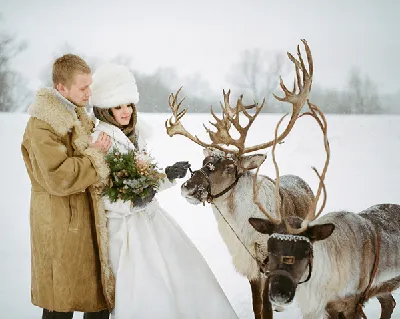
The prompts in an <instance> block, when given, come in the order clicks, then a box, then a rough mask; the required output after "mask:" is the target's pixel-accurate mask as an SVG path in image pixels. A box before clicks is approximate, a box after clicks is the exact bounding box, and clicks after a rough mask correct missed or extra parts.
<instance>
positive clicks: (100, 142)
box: [89, 132, 112, 154]
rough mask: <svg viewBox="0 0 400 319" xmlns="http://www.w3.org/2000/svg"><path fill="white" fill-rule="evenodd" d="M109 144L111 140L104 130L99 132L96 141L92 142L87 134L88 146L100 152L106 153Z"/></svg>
mask: <svg viewBox="0 0 400 319" xmlns="http://www.w3.org/2000/svg"><path fill="white" fill-rule="evenodd" d="M111 145H112V142H111V139H110V137H109V136H108V135H107V134H106V133H104V132H101V133H100V135H99V137H98V138H97V141H96V142H94V143H93V139H92V137H91V136H89V147H91V148H94V149H96V150H98V151H100V152H103V153H106V154H107V153H108V150H109V149H110V147H111Z"/></svg>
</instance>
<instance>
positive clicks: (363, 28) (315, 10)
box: [0, 0, 400, 92]
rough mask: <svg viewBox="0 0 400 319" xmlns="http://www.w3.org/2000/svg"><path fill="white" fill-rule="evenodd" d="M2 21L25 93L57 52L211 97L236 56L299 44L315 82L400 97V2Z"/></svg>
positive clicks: (25, 14)
mask: <svg viewBox="0 0 400 319" xmlns="http://www.w3.org/2000/svg"><path fill="white" fill-rule="evenodd" d="M0 12H2V15H3V23H2V26H5V27H6V29H7V31H10V32H12V33H13V34H15V35H16V36H17V38H18V39H20V40H26V41H27V42H28V48H27V50H26V51H24V53H22V54H21V55H20V56H19V57H18V58H17V59H16V60H15V62H14V66H15V68H17V69H18V70H19V71H21V72H23V73H24V75H25V76H26V77H27V78H29V80H30V81H31V82H30V83H31V86H32V87H33V88H35V87H36V86H39V85H40V82H39V81H38V79H37V78H38V74H39V72H40V71H41V69H43V67H44V66H46V65H48V64H49V61H51V60H52V59H53V54H54V52H55V51H57V48H59V47H61V46H62V45H63V44H64V43H69V44H70V45H71V46H72V47H75V48H77V49H78V50H79V51H80V52H83V53H85V54H86V55H88V56H96V57H98V58H100V59H102V60H108V59H111V58H113V57H115V56H117V55H126V56H129V57H131V58H132V64H131V67H132V68H134V69H138V70H141V71H144V72H151V71H154V70H155V69H156V68H157V67H160V66H161V67H174V68H176V69H177V71H178V74H180V75H186V74H193V73H195V72H198V73H200V74H202V76H203V77H204V78H205V79H206V80H207V81H209V82H210V84H211V86H212V87H213V88H216V89H218V90H219V89H220V88H223V87H225V88H227V87H228V84H227V82H226V75H227V73H228V72H229V71H230V69H231V68H232V65H233V63H234V62H235V61H237V60H238V58H239V55H240V52H241V51H242V50H244V49H246V48H247V49H252V48H257V47H258V48H261V49H265V50H272V51H281V52H286V51H287V50H290V51H294V50H295V48H296V45H297V44H298V43H299V42H300V39H301V38H305V39H307V41H308V43H309V44H310V47H311V49H312V52H313V56H314V63H315V81H314V83H317V84H319V85H321V86H324V87H335V88H344V87H345V86H346V81H347V77H348V73H349V70H350V69H351V68H352V67H358V68H360V69H361V71H362V73H364V74H368V75H369V76H370V77H371V78H372V79H373V80H374V81H375V82H376V83H377V84H378V86H379V89H380V91H381V92H395V91H398V90H400V81H399V79H400V77H399V73H400V36H399V31H400V1H399V0H375V1H372V0H335V1H328V0H303V1H297V0H292V1H289V0H275V1H271V0H229V1H228V0H201V1H191V0H169V1H162V0H158V1H157V0H142V1H139V0H131V1H119V0H113V1H111V0H110V1H101V0H97V1H92V0H72V1H55V0H0ZM182 84H183V85H184V83H182Z"/></svg>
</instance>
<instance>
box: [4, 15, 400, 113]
mask: <svg viewBox="0 0 400 319" xmlns="http://www.w3.org/2000/svg"><path fill="white" fill-rule="evenodd" d="M1 22H2V21H1V16H0V25H1ZM0 30H1V31H0V112H15V111H26V110H27V108H28V106H29V104H30V103H32V101H33V99H34V92H32V91H30V90H29V89H28V88H27V80H26V79H25V78H24V76H23V74H19V73H17V72H16V71H14V70H12V68H11V62H12V59H13V58H15V57H16V56H17V55H19V54H21V53H22V52H23V51H24V50H25V49H26V44H25V43H24V42H21V41H18V40H15V39H16V38H15V36H13V35H10V34H9V33H6V32H5V31H4V30H3V29H2V28H0ZM65 53H75V54H78V55H80V56H81V57H82V58H84V59H85V60H86V61H87V62H88V64H89V65H90V66H91V68H92V69H93V70H95V69H96V66H98V65H99V64H100V63H102V62H104V61H100V60H99V59H96V58H93V57H89V56H86V55H84V54H82V53H81V52H77V50H75V49H74V48H72V47H71V46H69V45H68V44H66V45H64V46H62V47H61V48H59V49H57V50H56V52H55V53H54V59H55V58H57V57H59V56H61V55H63V54H65ZM52 62H53V61H49V63H48V65H47V66H46V67H45V68H43V70H42V72H41V74H40V80H41V82H42V84H43V86H51V85H52V83H51V66H52ZM114 62H118V63H122V64H125V65H127V66H128V67H130V66H131V63H130V59H129V58H127V57H124V56H119V57H116V58H115V59H114ZM291 68H292V66H291V65H290V63H288V60H287V58H286V57H285V56H284V55H282V54H276V53H272V52H264V51H262V50H259V49H254V50H244V51H243V52H242V54H241V56H240V58H239V60H238V62H237V63H235V64H234V65H232V70H233V71H232V72H230V73H229V74H227V81H228V82H229V83H230V84H231V89H232V95H231V99H230V103H231V105H234V104H236V100H237V98H238V96H239V95H240V94H243V95H244V98H243V100H244V102H245V103H248V104H253V103H254V102H257V103H261V102H262V100H263V98H266V104H265V107H264V108H263V112H271V113H282V112H288V111H290V105H288V104H287V103H280V102H278V101H277V100H276V99H274V97H273V95H272V93H275V94H277V95H278V96H282V92H281V91H280V88H279V87H278V84H279V75H287V74H288V72H289V70H290V69H291ZM132 71H133V73H134V74H135V77H136V80H137V84H138V89H139V93H140V101H139V103H138V107H140V109H141V111H142V112H153V113H154V112H155V113H161V112H170V109H169V106H168V96H169V94H170V93H171V92H176V90H177V89H179V87H180V86H182V85H183V86H184V87H183V90H182V92H181V94H180V96H181V97H185V101H184V102H183V104H182V107H188V108H189V110H190V112H191V113H196V112H197V113H204V112H209V110H210V106H211V105H212V106H213V108H214V110H215V111H216V112H218V111H219V103H220V101H223V96H222V92H215V91H213V90H212V89H211V88H210V86H209V84H208V82H207V81H206V80H205V79H204V78H202V76H201V74H194V75H192V76H189V77H184V78H182V77H180V76H178V74H177V72H176V70H174V69H171V68H160V69H158V70H156V71H155V72H154V73H152V74H145V73H142V72H139V71H138V70H135V69H134V68H133V69H132ZM344 86H345V89H343V90H334V89H327V88H322V87H320V86H318V85H317V84H316V83H314V86H313V88H312V92H311V97H310V99H311V101H312V102H313V103H314V104H317V105H318V106H319V107H320V108H321V109H322V110H323V111H324V112H325V113H345V114H400V108H399V107H398V104H399V100H400V90H399V91H398V92H397V93H394V94H386V95H383V94H379V91H378V87H377V85H376V84H375V83H374V82H373V81H372V80H371V79H370V78H369V77H368V76H367V75H362V74H361V72H360V71H359V70H352V71H351V72H350V73H349V77H348V79H347V80H346V82H345V85H344ZM227 89H228V88H227Z"/></svg>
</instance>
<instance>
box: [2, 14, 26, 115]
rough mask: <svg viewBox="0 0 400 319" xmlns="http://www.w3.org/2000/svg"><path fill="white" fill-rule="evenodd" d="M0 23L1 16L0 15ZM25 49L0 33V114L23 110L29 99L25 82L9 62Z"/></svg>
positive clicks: (19, 43)
mask: <svg viewBox="0 0 400 319" xmlns="http://www.w3.org/2000/svg"><path fill="white" fill-rule="evenodd" d="M0 23H2V21H1V15H0ZM25 48H26V43H25V42H18V41H16V40H15V37H14V36H12V35H11V34H8V33H6V32H5V31H4V30H2V31H0V112H13V111H17V110H19V109H25V108H26V105H27V100H28V97H29V94H30V92H29V90H28V89H27V81H26V79H24V78H23V77H22V75H21V74H19V73H18V72H16V71H14V70H12V67H11V61H12V59H13V58H15V57H16V56H18V54H20V53H21V52H22V51H24V50H25Z"/></svg>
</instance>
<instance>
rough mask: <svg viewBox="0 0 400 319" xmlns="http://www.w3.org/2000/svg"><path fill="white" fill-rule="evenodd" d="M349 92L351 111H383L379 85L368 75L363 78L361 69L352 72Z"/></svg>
mask: <svg viewBox="0 0 400 319" xmlns="http://www.w3.org/2000/svg"><path fill="white" fill-rule="evenodd" d="M347 94H348V103H349V107H350V109H351V113H370V114H376V113H381V112H382V106H381V103H380V101H379V94H378V89H377V85H376V84H375V83H374V82H373V81H372V80H371V79H370V78H369V76H368V75H366V76H365V77H364V78H363V77H362V75H361V72H360V70H359V69H353V70H352V71H351V72H350V77H349V82H348V93H347Z"/></svg>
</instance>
